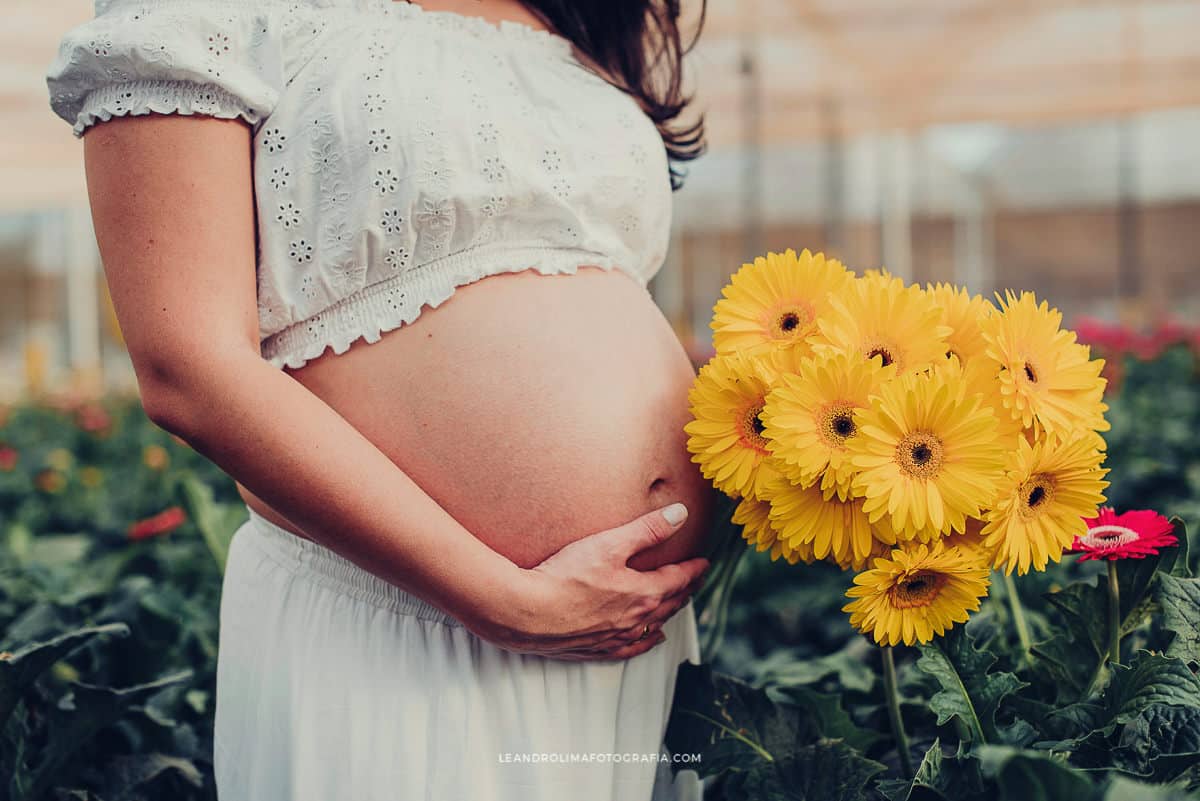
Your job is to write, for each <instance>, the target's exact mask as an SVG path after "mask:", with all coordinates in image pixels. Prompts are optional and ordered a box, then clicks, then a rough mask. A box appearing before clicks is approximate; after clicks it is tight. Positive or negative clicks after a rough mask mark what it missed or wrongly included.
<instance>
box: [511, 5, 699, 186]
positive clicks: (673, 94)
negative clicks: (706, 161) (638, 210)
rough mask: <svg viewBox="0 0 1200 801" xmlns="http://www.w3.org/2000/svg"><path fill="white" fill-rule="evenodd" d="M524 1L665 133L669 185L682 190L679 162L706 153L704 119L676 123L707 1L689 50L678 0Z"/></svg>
mask: <svg viewBox="0 0 1200 801" xmlns="http://www.w3.org/2000/svg"><path fill="white" fill-rule="evenodd" d="M522 1H523V4H524V5H525V6H526V7H528V8H529V9H530V10H531V11H533V12H534V13H536V14H538V15H539V16H541V17H542V19H543V20H544V21H545V22H546V23H547V24H548V25H549V26H550V27H551V28H553V29H554V31H556V32H557V33H558V34H560V35H561V36H564V37H566V38H567V39H570V40H571V41H572V42H573V43H574V44H575V46H576V47H577V48H579V50H580V51H581V52H582V53H583V54H584V55H585V56H587V58H589V59H590V60H591V61H592V62H594V64H595V65H596V66H597V67H599V68H600V69H601V70H602V71H603V72H604V74H605V75H606V77H607V78H608V79H609V81H611V82H613V83H615V84H616V85H617V86H618V87H619V88H621V89H622V90H624V91H626V92H628V93H629V94H630V95H632V96H633V97H634V99H636V100H637V101H638V103H639V104H640V105H641V107H642V109H643V110H644V111H645V112H646V115H647V116H649V117H650V119H651V120H653V121H654V124H655V126H656V127H657V128H658V131H659V133H660V134H661V135H662V138H663V144H664V145H665V146H666V149H667V157H668V158H669V159H670V162H671V186H672V187H673V188H675V189H678V188H679V187H680V186H681V185H682V183H683V175H684V174H683V171H682V170H680V169H679V167H678V166H677V165H678V163H679V162H682V161H690V160H692V159H694V158H696V157H697V156H699V155H700V154H701V153H703V152H704V118H703V116H700V117H697V118H696V120H695V121H694V122H691V123H683V124H679V123H678V122H677V120H678V118H679V116H680V114H681V113H682V112H683V110H684V109H685V108H686V107H687V105H688V103H690V102H691V100H692V98H691V96H689V95H686V94H684V91H683V57H684V55H686V54H687V53H688V52H689V51H690V50H691V49H692V47H693V46H694V45H695V44H696V38H697V37H698V36H699V35H700V27H701V26H703V24H704V14H705V11H706V5H707V3H706V2H705V0H701V5H700V18H699V23H698V25H697V27H696V34H695V35H694V36H693V37H692V40H691V41H690V42H688V44H687V46H684V44H683V37H682V36H681V34H680V32H679V16H680V0H522Z"/></svg>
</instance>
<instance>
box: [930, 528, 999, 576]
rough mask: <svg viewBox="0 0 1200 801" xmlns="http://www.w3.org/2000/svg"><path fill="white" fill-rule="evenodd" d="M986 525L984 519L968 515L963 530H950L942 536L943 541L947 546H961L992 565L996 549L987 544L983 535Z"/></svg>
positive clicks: (984, 562) (986, 563)
mask: <svg viewBox="0 0 1200 801" xmlns="http://www.w3.org/2000/svg"><path fill="white" fill-rule="evenodd" d="M984 525H986V524H985V523H984V521H983V520H981V519H979V518H977V517H968V518H967V525H966V528H965V529H964V530H963V531H952V532H950V533H949V534H947V535H946V536H945V537H943V538H942V540H941V543H942V545H944V546H945V547H947V548H961V549H962V550H963V551H965V552H967V553H971V554H975V556H977V557H978V558H979V560H980V561H981V562H983V564H985V565H990V564H991V563H992V561H993V559H995V556H996V549H995V548H992V547H989V546H988V545H987V538H986V537H984V536H983V527H984Z"/></svg>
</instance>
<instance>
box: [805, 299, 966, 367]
mask: <svg viewBox="0 0 1200 801" xmlns="http://www.w3.org/2000/svg"><path fill="white" fill-rule="evenodd" d="M830 302H831V303H832V305H833V311H832V313H830V314H829V315H826V316H823V317H821V318H820V319H819V320H818V321H817V325H818V327H819V329H820V333H819V334H818V335H817V336H816V337H814V338H813V340H812V342H813V348H814V349H815V350H816V351H818V352H823V351H827V350H849V351H852V352H854V353H861V354H862V355H863V356H865V357H866V358H868V359H871V358H875V359H877V360H878V361H879V362H880V363H881V364H882V365H883V366H884V367H886V366H888V365H891V364H894V365H896V370H897V372H899V373H915V372H919V371H921V370H924V369H925V368H926V367H928V366H929V365H931V364H933V363H934V362H935V361H936V360H939V359H944V358H945V357H946V348H947V345H946V336H947V335H949V334H950V333H951V332H950V329H949V328H948V327H946V326H944V325H942V323H941V315H942V312H941V309H940V308H939V307H938V305H937V304H936V303H934V302H933V298H931V297H930V296H929V295H928V294H926V293H925V292H924V291H923V290H922V289H921V288H920V287H917V286H910V287H905V286H904V282H903V281H901V280H900V279H899V278H890V277H886V276H879V277H877V278H856V279H854V280H853V281H851V283H850V285H849V286H848V287H847V288H846V290H845V291H844V292H842V293H840V294H839V295H837V296H836V297H833V298H832V299H831V301H830Z"/></svg>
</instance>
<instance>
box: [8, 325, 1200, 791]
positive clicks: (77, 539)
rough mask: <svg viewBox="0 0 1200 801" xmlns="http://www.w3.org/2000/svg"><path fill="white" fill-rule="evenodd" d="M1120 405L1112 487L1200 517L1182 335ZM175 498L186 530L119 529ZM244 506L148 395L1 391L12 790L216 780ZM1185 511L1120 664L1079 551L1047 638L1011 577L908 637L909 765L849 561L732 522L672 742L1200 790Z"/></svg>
mask: <svg viewBox="0 0 1200 801" xmlns="http://www.w3.org/2000/svg"><path fill="white" fill-rule="evenodd" d="M1110 405H1111V411H1110V413H1109V419H1110V420H1111V422H1112V425H1113V429H1112V431H1111V432H1109V434H1108V435H1107V439H1108V442H1109V458H1108V466H1109V467H1111V468H1112V473H1111V474H1110V476H1109V478H1110V479H1111V481H1112V487H1111V488H1110V500H1111V502H1112V504H1113V505H1114V506H1116V507H1117V508H1118V509H1119V510H1121V509H1128V508H1154V509H1158V510H1159V511H1162V512H1164V513H1167V514H1175V515H1179V516H1180V517H1181V518H1183V519H1187V520H1191V521H1193V522H1195V521H1197V520H1200V437H1198V436H1196V432H1198V431H1200V381H1198V380H1197V374H1196V362H1195V359H1194V357H1193V355H1192V353H1191V352H1190V351H1188V350H1187V349H1185V348H1175V349H1173V350H1169V351H1167V352H1166V353H1164V354H1163V355H1162V357H1161V358H1159V359H1157V360H1156V361H1154V362H1151V363H1141V362H1136V361H1128V362H1127V363H1126V364H1125V366H1124V371H1123V384H1122V387H1121V391H1120V393H1119V394H1117V395H1115V396H1113V397H1112V398H1111V399H1110ZM14 455H15V456H14ZM164 456H165V458H164ZM170 506H179V507H181V508H182V509H183V510H184V511H185V512H186V516H187V520H186V522H184V523H183V525H181V526H180V527H178V528H177V529H175V530H174V531H172V532H171V533H167V534H162V535H159V536H154V537H151V538H149V539H146V540H143V541H131V540H130V539H129V536H128V532H129V529H130V526H131V525H132V524H134V523H135V522H137V521H139V520H143V519H146V518H149V517H151V516H153V515H155V514H157V513H159V512H162V511H163V510H164V509H165V508H167V507H170ZM727 513H728V510H726V514H727ZM244 514H245V512H244V509H243V507H242V505H241V504H240V502H239V499H238V497H237V495H236V492H235V487H234V485H233V483H232V482H231V481H229V480H228V479H227V478H225V477H224V476H222V475H221V474H220V472H219V471H217V470H216V468H215V467H213V466H212V465H211V464H210V463H209V462H208V461H207V460H205V459H203V458H202V457H201V456H199V455H198V454H196V453H194V452H192V451H191V450H190V449H188V448H186V447H183V446H181V445H179V444H178V443H177V442H175V441H174V440H172V438H171V437H169V436H168V435H166V434H165V433H164V432H162V431H160V430H158V429H157V428H155V427H154V426H153V425H151V424H150V423H149V422H148V421H147V420H146V419H145V417H144V415H142V413H141V411H140V409H139V408H138V406H137V404H136V403H132V402H128V401H118V400H114V401H112V402H109V403H106V404H104V405H103V406H96V405H95V404H90V405H88V406H87V407H69V408H57V409H56V408H49V407H22V408H19V409H13V410H7V411H6V410H3V409H0V798H3V799H12V801H17V800H18V799H20V800H21V801H38V800H39V799H40V800H41V801H46V800H47V799H78V800H79V801H118V800H119V799H129V801H133V800H134V799H139V800H140V799H146V801H157V800H158V799H170V800H171V801H199V799H206V800H211V799H213V798H215V791H214V788H213V783H212V765H211V758H212V757H211V750H212V742H211V740H212V715H213V710H214V697H213V690H214V678H215V677H214V668H215V658H216V645H217V608H218V600H219V592H220V580H221V571H222V568H223V565H224V560H225V556H226V553H227V551H228V545H229V540H230V537H231V536H232V533H233V531H234V530H235V529H236V528H237V526H238V525H239V524H240V523H241V521H242V520H243V519H244ZM1177 532H1178V533H1180V534H1181V535H1183V536H1184V541H1183V544H1182V546H1181V547H1180V548H1177V549H1171V550H1170V551H1168V552H1166V553H1164V554H1163V555H1162V557H1158V558H1150V559H1146V560H1141V561H1137V560H1130V561H1125V562H1122V563H1121V564H1120V567H1119V571H1118V575H1119V579H1120V588H1121V602H1122V603H1121V616H1122V620H1121V632H1122V635H1123V643H1122V650H1121V655H1122V659H1121V664H1119V665H1118V666H1116V667H1113V668H1107V667H1104V666H1103V665H1102V663H1101V658H1102V655H1103V654H1104V653H1106V651H1107V648H1106V644H1107V640H1106V637H1107V628H1106V623H1107V621H1106V618H1105V616H1106V614H1107V611H1106V610H1107V604H1106V596H1105V592H1106V584H1105V582H1104V580H1103V577H1102V575H1101V574H1102V573H1103V571H1104V566H1103V565H1099V564H1095V563H1080V562H1078V561H1076V560H1074V559H1073V558H1071V557H1067V558H1065V559H1064V560H1063V563H1062V564H1059V565H1056V566H1053V567H1052V569H1050V570H1048V571H1047V572H1045V573H1040V574H1030V575H1028V576H1024V577H1022V578H1021V579H1020V581H1019V590H1020V594H1021V598H1022V600H1023V602H1024V605H1025V614H1026V616H1027V618H1028V621H1029V626H1030V629H1031V630H1032V634H1033V640H1034V642H1035V650H1034V655H1033V657H1032V659H1028V660H1027V659H1026V657H1025V655H1024V654H1023V652H1022V651H1021V649H1020V645H1019V643H1018V641H1017V639H1016V636H1015V632H1014V629H1013V626H1012V620H1011V616H1010V612H1009V609H1008V607H1007V605H1006V604H1005V603H1003V596H1002V594H1001V593H999V592H997V593H996V594H994V595H993V597H991V598H988V599H986V600H985V602H984V605H983V608H982V609H981V610H980V611H979V612H977V613H975V614H974V615H973V616H972V619H971V622H970V623H969V624H967V625H966V626H965V627H958V628H956V629H954V630H953V632H952V633H951V635H950V636H949V637H947V638H944V639H942V640H941V641H940V642H937V643H935V644H932V645H930V646H925V647H922V648H913V649H904V648H901V649H897V651H896V654H895V656H896V661H897V663H898V670H899V684H900V690H901V694H902V702H901V704H900V710H901V714H902V717H903V719H904V723H905V725H906V727H907V729H908V734H909V736H910V738H911V743H910V749H909V750H910V751H911V752H912V756H913V757H914V762H916V765H915V766H914V767H915V772H914V775H913V776H912V777H911V778H907V777H905V776H904V775H903V771H902V767H901V764H902V763H901V759H900V754H899V753H898V752H897V749H896V743H895V740H894V738H893V736H892V733H891V730H890V727H889V723H888V714H887V707H886V704H885V697H884V688H883V686H882V683H881V681H880V675H881V671H880V656H879V650H878V649H877V648H876V647H875V646H874V645H873V644H871V643H870V642H868V641H867V640H866V639H865V638H863V637H862V636H860V635H858V634H856V633H855V632H853V631H852V630H851V629H850V628H849V625H848V623H847V621H846V616H845V615H844V614H843V613H842V612H841V607H842V605H843V604H844V603H845V597H844V595H843V593H844V592H845V589H846V584H847V576H846V575H845V574H843V573H841V572H840V571H838V570H836V569H835V568H832V567H829V566H821V565H814V566H811V567H808V568H806V569H804V570H803V571H799V570H797V569H796V568H793V567H791V566H788V565H786V564H784V563H782V562H775V563H773V562H771V561H770V560H769V559H767V558H766V557H765V556H764V555H762V554H757V553H748V552H747V549H745V548H744V547H742V546H741V544H740V540H739V539H736V537H737V535H736V532H732V531H731V532H727V533H732V535H733V537H734V539H732V540H730V539H727V540H726V544H730V545H731V548H730V550H729V553H730V554H734V553H736V554H737V555H738V556H739V557H742V558H740V559H739V560H737V561H736V562H735V561H734V560H732V559H721V560H720V561H721V563H722V564H725V565H727V569H726V570H725V571H724V572H722V571H714V574H715V578H716V580H715V581H714V584H713V586H711V587H710V588H709V589H708V591H707V592H706V593H704V594H702V595H701V596H700V597H698V598H697V602H698V604H700V605H702V606H707V608H706V609H704V610H703V612H702V622H703V626H704V632H703V633H704V634H705V642H706V645H707V649H706V657H707V658H709V659H710V660H711V662H712V664H711V665H704V666H700V667H696V666H691V665H686V664H685V665H683V666H682V667H681V670H680V674H679V680H678V682H677V697H676V704H675V708H674V713H673V716H672V719H671V721H670V723H669V727H668V732H667V738H668V745H669V747H671V748H672V749H673V750H675V751H676V752H679V753H699V754H701V755H702V761H701V762H700V763H698V764H694V763H681V767H683V768H698V769H699V770H700V771H701V772H702V774H703V775H705V776H706V777H707V783H708V785H709V786H708V791H707V794H706V799H707V801H723V799H733V800H735V801H764V800H769V801H794V800H795V799H814V800H815V799H822V801H826V800H829V799H832V800H833V801H840V800H842V799H845V800H846V801H852V800H865V799H870V801H882V799H887V800H888V801H1010V800H1011V801H1017V800H1018V799H1019V800H1020V801H1026V800H1027V799H1039V798H1045V799H1056V800H1057V799H1069V801H1132V800H1133V799H1137V801H1143V800H1146V801H1181V800H1182V799H1188V798H1200V686H1198V684H1197V679H1196V675H1195V670H1196V668H1197V664H1198V663H1200V589H1198V588H1200V584H1198V583H1197V582H1200V579H1197V578H1193V576H1195V575H1196V559H1195V556H1194V555H1193V554H1192V553H1191V552H1190V551H1189V548H1188V547H1187V545H1188V542H1187V539H1186V532H1185V531H1184V530H1183V526H1182V523H1180V524H1179V525H1178V526H1177ZM732 546H737V547H736V548H733V547H732Z"/></svg>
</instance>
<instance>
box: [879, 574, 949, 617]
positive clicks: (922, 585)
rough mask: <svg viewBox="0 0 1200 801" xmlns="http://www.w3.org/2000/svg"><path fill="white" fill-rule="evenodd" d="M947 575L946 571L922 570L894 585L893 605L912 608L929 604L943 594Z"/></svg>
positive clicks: (892, 591)
mask: <svg viewBox="0 0 1200 801" xmlns="http://www.w3.org/2000/svg"><path fill="white" fill-rule="evenodd" d="M946 581H947V577H946V575H945V574H944V573H937V572H935V571H933V570H921V571H918V572H917V573H914V574H913V575H912V576H910V577H908V578H906V579H904V580H902V581H900V582H899V583H897V584H896V586H894V587H892V589H891V592H890V595H891V600H892V606H894V607H896V608H897V609H912V608H913V607H917V606H929V605H930V604H931V603H933V602H934V600H935V599H936V598H937V597H938V595H939V594H941V591H942V588H943V587H945V586H946Z"/></svg>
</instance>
